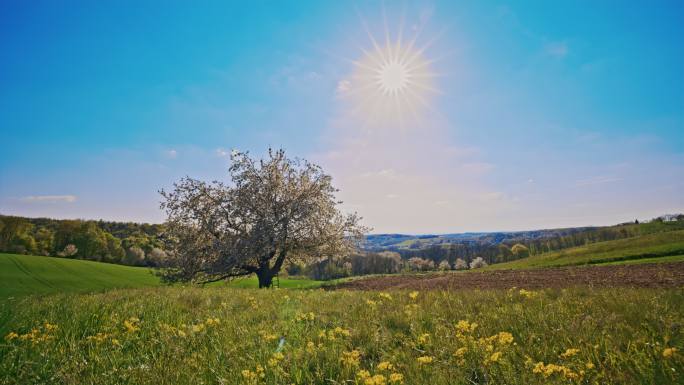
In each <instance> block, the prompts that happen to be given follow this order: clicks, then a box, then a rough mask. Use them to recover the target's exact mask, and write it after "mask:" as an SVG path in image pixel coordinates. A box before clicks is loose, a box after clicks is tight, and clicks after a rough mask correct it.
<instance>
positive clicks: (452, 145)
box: [0, 1, 684, 233]
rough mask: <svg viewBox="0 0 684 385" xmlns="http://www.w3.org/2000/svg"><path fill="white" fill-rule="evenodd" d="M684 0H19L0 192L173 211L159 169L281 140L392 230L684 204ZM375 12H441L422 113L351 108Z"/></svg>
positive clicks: (76, 209)
mask: <svg viewBox="0 0 684 385" xmlns="http://www.w3.org/2000/svg"><path fill="white" fill-rule="evenodd" d="M683 8H684V6H683V5H682V3H681V2H624V1H615V2H608V1H603V2H589V1H587V2H582V1H572V2H546V1H532V2H510V3H508V2H475V1H473V2H451V1H444V2H439V1H435V2H433V1H420V2H398V1H397V2H385V3H384V4H383V3H381V2H356V3H353V2H333V1H329V2H321V1H296V2H294V1H293V2H243V3H238V2H225V1H217V2H199V3H195V4H190V3H188V2H177V3H173V2H168V3H165V5H164V6H160V3H159V2H141V1H136V2H130V3H125V2H117V3H116V4H114V3H108V4H105V3H104V2H83V3H78V2H71V3H69V4H68V5H65V3H63V2H31V3H27V2H2V3H1V4H0V131H1V138H2V140H1V143H2V151H0V213H3V214H18V215H27V216H50V217H58V218H104V219H113V220H131V221H150V222H160V221H163V219H164V216H163V213H162V212H161V211H160V210H159V209H158V205H159V195H158V193H157V190H158V189H160V188H163V187H168V186H169V185H170V184H171V183H172V182H173V181H175V180H177V179H178V178H180V177H181V176H184V175H190V176H193V177H197V178H201V179H207V180H213V179H223V178H225V176H226V167H227V165H228V161H229V159H228V157H227V156H226V154H227V153H229V151H230V149H232V148H238V149H244V150H250V151H252V152H254V153H255V154H262V153H263V152H264V150H265V149H266V148H267V147H268V146H269V145H270V146H275V147H283V148H285V149H286V150H287V151H288V153H289V154H290V155H292V156H299V157H305V158H308V159H312V160H314V161H316V162H318V163H320V164H322V165H323V166H324V168H325V169H326V170H327V171H329V172H330V173H331V174H332V175H333V177H334V180H335V181H336V185H337V187H339V188H340V190H341V192H340V198H341V199H343V200H344V201H345V204H344V206H343V207H344V209H345V210H356V211H358V212H359V214H361V215H362V216H363V217H364V218H365V222H366V224H367V225H369V226H371V227H373V228H374V232H413V233H432V232H460V231H488V230H519V229H533V228H546V227H559V226H576V225H601V224H611V223H616V222H621V221H626V220H631V219H634V218H640V219H645V218H650V217H653V216H656V215H659V214H663V213H669V212H681V211H684V194H682V193H681V191H683V190H684V182H683V181H684V49H683V47H682V43H681V36H684V9H683ZM383 15H384V16H383ZM402 20H403V22H402ZM364 25H366V26H367V29H368V32H370V35H371V36H373V37H375V38H376V39H378V41H382V40H383V37H384V36H383V34H384V32H385V25H387V30H388V31H389V33H390V37H391V40H392V41H395V40H397V39H398V32H399V30H402V31H404V35H403V36H404V37H403V39H404V41H408V40H409V39H410V38H412V37H414V36H416V34H417V33H418V31H420V33H419V34H418V35H417V37H416V46H417V47H426V48H425V50H424V51H423V52H422V53H421V54H422V55H423V56H424V57H425V58H426V59H427V60H429V61H430V68H431V69H430V71H431V73H432V74H435V75H437V76H436V77H435V78H434V80H433V84H434V86H435V87H434V88H436V89H437V90H438V92H430V94H429V95H426V99H427V102H426V103H425V104H426V105H428V108H426V109H425V110H424V112H423V113H422V114H423V116H421V117H420V118H419V119H417V120H416V121H412V123H410V124H407V125H406V127H403V128H398V127H396V126H395V125H391V124H388V123H387V122H386V123H385V124H383V125H382V127H380V126H377V127H375V126H373V125H371V124H365V123H364V121H363V119H359V117H358V116H356V115H352V114H350V111H351V110H352V109H353V108H352V107H353V105H354V101H353V100H350V99H349V97H347V96H346V95H345V93H346V89H347V87H346V86H345V85H346V84H354V85H355V83H354V80H353V79H355V75H354V74H355V71H358V68H356V65H357V64H355V62H354V61H357V60H360V59H361V58H362V57H363V56H364V53H363V52H364V51H363V50H366V51H369V50H370V51H372V50H373V46H372V42H371V40H370V37H369V34H368V33H367V32H366V30H365V29H364ZM402 26H403V28H402ZM349 82H351V83H349Z"/></svg>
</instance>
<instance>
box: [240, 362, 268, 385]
mask: <svg viewBox="0 0 684 385" xmlns="http://www.w3.org/2000/svg"><path fill="white" fill-rule="evenodd" d="M264 377H266V373H265V371H264V368H263V366H261V365H257V366H256V368H255V369H254V370H250V369H245V370H243V371H242V378H244V379H245V381H247V383H249V384H251V385H253V384H256V383H258V382H259V379H262V378H264Z"/></svg>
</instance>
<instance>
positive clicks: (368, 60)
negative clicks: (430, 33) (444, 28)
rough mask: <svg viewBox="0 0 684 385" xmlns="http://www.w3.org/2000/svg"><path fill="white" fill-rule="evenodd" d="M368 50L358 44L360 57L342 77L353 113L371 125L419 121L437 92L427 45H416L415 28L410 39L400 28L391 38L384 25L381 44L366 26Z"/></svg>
mask: <svg viewBox="0 0 684 385" xmlns="http://www.w3.org/2000/svg"><path fill="white" fill-rule="evenodd" d="M366 31H367V33H368V38H369V40H370V42H369V43H370V44H369V45H370V46H371V47H372V48H371V49H370V50H368V49H365V48H361V58H359V59H358V60H353V61H352V62H353V64H354V73H353V75H352V76H351V79H350V81H344V83H343V84H344V87H343V88H342V89H341V91H342V92H341V94H342V96H344V97H345V98H349V100H350V102H351V103H352V113H353V114H354V115H356V116H357V117H358V118H360V119H361V120H362V121H364V122H365V123H366V124H368V125H370V126H376V127H377V126H391V127H396V126H399V127H405V126H407V124H410V123H419V122H420V119H421V116H422V115H423V114H424V113H425V112H426V110H429V109H430V99H431V96H432V95H433V94H435V93H437V92H439V91H438V90H437V89H436V88H435V86H434V84H433V80H434V78H435V77H436V76H437V74H436V73H434V72H433V71H432V69H431V64H432V63H433V61H431V60H428V59H426V57H425V50H426V48H427V47H428V45H426V46H423V47H420V48H418V47H416V46H415V45H416V41H417V38H418V32H419V30H417V31H416V33H415V36H414V37H413V38H412V39H411V40H404V39H403V38H402V28H400V29H399V33H398V35H397V37H396V39H394V41H392V40H391V38H390V33H389V29H388V28H387V27H385V41H384V44H382V46H381V45H380V44H379V43H378V41H377V40H376V39H375V37H374V36H373V34H372V33H371V32H370V31H369V30H368V28H367V29H366Z"/></svg>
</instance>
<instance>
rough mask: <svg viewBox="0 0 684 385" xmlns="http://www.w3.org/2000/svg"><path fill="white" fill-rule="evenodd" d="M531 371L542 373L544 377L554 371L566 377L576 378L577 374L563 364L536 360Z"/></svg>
mask: <svg viewBox="0 0 684 385" xmlns="http://www.w3.org/2000/svg"><path fill="white" fill-rule="evenodd" d="M532 373H537V374H542V375H543V376H544V377H549V376H551V375H553V374H555V373H559V374H562V375H563V376H564V377H565V378H567V379H576V378H578V377H579V375H578V374H577V373H575V372H573V371H572V370H570V369H569V368H567V367H565V366H563V365H556V364H548V365H544V363H543V362H537V364H536V365H534V368H533V369H532Z"/></svg>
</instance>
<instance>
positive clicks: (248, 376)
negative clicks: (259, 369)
mask: <svg viewBox="0 0 684 385" xmlns="http://www.w3.org/2000/svg"><path fill="white" fill-rule="evenodd" d="M242 377H243V378H244V379H245V380H247V381H249V382H256V379H257V374H256V373H254V372H253V371H251V370H249V369H245V370H243V371H242Z"/></svg>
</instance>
